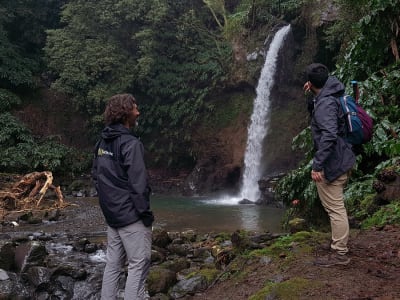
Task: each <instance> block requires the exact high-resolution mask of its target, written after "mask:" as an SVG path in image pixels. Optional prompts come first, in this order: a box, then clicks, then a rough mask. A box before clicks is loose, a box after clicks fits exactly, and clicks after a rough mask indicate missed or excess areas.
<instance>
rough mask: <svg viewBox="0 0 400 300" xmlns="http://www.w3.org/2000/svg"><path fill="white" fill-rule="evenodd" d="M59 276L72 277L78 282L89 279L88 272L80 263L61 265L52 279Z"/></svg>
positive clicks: (54, 272)
mask: <svg viewBox="0 0 400 300" xmlns="http://www.w3.org/2000/svg"><path fill="white" fill-rule="evenodd" d="M59 275H65V276H69V277H72V278H74V279H76V280H84V279H85V278H86V277H87V272H86V270H85V269H84V268H83V266H82V264H81V263H80V262H79V261H74V262H64V263H61V264H60V265H59V266H58V267H57V268H56V269H55V270H54V271H53V274H52V275H51V277H52V278H55V277H58V276H59Z"/></svg>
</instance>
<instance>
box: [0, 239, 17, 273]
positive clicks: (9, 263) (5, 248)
mask: <svg viewBox="0 0 400 300" xmlns="http://www.w3.org/2000/svg"><path fill="white" fill-rule="evenodd" d="M14 256H15V248H14V245H13V243H11V242H9V241H0V269H4V270H6V271H10V270H11V269H12V268H13V266H14Z"/></svg>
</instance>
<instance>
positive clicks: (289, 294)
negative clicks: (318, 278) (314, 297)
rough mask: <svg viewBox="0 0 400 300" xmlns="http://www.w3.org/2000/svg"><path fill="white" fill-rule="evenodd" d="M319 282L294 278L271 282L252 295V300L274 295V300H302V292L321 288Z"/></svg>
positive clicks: (261, 299)
mask: <svg viewBox="0 0 400 300" xmlns="http://www.w3.org/2000/svg"><path fill="white" fill-rule="evenodd" d="M320 285H321V284H320V283H319V282H314V281H310V280H308V279H304V278H299V277H294V278H291V279H289V280H287V281H284V282H280V283H273V282H269V283H268V284H267V285H266V286H265V287H264V288H263V289H261V290H260V291H258V292H257V293H256V294H255V295H252V296H251V297H250V298H249V299H250V300H264V299H267V298H268V296H269V295H273V299H291V300H295V299H300V298H299V295H300V293H301V292H304V291H306V290H313V289H315V288H317V287H318V286H320Z"/></svg>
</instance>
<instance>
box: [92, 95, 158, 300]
mask: <svg viewBox="0 0 400 300" xmlns="http://www.w3.org/2000/svg"><path fill="white" fill-rule="evenodd" d="M138 116H139V110H138V107H137V104H136V100H135V98H134V97H133V96H132V95H130V94H119V95H115V96H113V97H111V98H110V99H109V101H108V103H107V106H106V109H105V112H104V118H105V122H106V127H105V128H104V129H103V131H102V133H101V139H100V141H99V142H98V144H97V145H96V152H95V158H94V162H93V169H92V174H93V180H94V183H95V186H96V189H97V192H98V195H99V202H100V207H101V209H102V212H103V214H104V217H105V219H106V222H107V225H108V228H107V254H106V267H105V270H104V275H103V283H102V291H101V299H102V300H112V299H117V294H118V282H119V278H120V276H121V270H122V268H123V267H124V264H125V261H127V262H128V277H127V279H126V286H125V298H124V299H126V300H128V299H129V300H137V299H139V300H142V299H145V280H146V277H147V274H148V271H149V268H150V256H151V239H152V232H151V224H152V222H153V220H154V217H153V214H152V212H151V211H150V199H149V197H150V187H149V186H148V182H147V171H146V167H145V164H144V158H143V152H144V150H143V145H142V143H141V142H140V141H139V140H138V139H137V138H136V137H135V136H133V135H132V134H131V133H130V131H129V129H130V128H132V127H134V126H135V125H136V123H137V118H138Z"/></svg>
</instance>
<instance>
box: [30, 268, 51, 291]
mask: <svg viewBox="0 0 400 300" xmlns="http://www.w3.org/2000/svg"><path fill="white" fill-rule="evenodd" d="M26 278H27V279H28V281H29V282H30V283H31V284H32V285H33V286H34V287H37V286H39V285H41V284H44V283H48V282H49V281H50V270H49V269H47V268H45V267H32V268H30V269H29V270H28V272H27V274H26Z"/></svg>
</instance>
